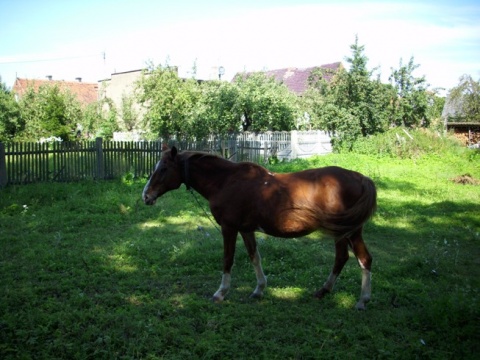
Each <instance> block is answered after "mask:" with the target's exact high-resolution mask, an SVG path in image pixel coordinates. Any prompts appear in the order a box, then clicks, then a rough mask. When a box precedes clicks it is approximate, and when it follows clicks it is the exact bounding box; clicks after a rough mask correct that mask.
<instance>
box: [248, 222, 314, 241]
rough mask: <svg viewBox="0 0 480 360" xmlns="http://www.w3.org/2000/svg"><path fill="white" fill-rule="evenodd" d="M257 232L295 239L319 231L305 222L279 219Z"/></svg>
mask: <svg viewBox="0 0 480 360" xmlns="http://www.w3.org/2000/svg"><path fill="white" fill-rule="evenodd" d="M257 230H258V231H260V232H263V233H266V234H268V235H272V236H277V237H285V238H293V237H300V236H305V235H308V234H310V233H311V232H313V231H315V230H317V226H315V225H314V224H309V223H306V222H305V221H299V220H295V219H291V218H290V219H288V218H285V219H277V221H275V222H274V223H270V222H266V223H265V224H263V226H262V225H259V226H258V227H257Z"/></svg>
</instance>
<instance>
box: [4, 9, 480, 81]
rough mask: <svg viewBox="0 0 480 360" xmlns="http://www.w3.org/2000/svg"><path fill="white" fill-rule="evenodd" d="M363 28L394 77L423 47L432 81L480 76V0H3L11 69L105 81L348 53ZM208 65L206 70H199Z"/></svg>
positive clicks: (378, 64) (271, 65)
mask: <svg viewBox="0 0 480 360" xmlns="http://www.w3.org/2000/svg"><path fill="white" fill-rule="evenodd" d="M356 36H358V43H359V45H363V46H365V50H364V55H365V56H366V57H367V58H368V63H367V67H368V68H369V69H374V68H378V69H377V70H376V73H375V74H380V76H381V79H382V81H383V82H388V77H389V75H390V73H391V69H392V68H394V69H398V68H399V66H400V65H399V64H400V61H401V60H402V61H403V64H407V63H408V61H409V60H410V58H411V57H413V58H414V63H415V64H418V65H420V66H419V68H418V69H416V70H415V72H414V74H413V75H414V76H416V77H421V76H425V78H426V80H427V83H429V84H430V88H432V89H434V88H443V89H446V90H448V89H451V88H452V87H454V86H456V85H458V83H459V78H460V77H461V76H462V75H463V74H468V75H471V76H472V77H473V78H474V79H475V80H478V79H480V1H478V0H475V1H471V0H456V1H445V0H436V1H431V0H425V1H422V0H420V1H414V0H412V1H410V0H406V1H404V0H396V1H378V0H367V1H353V0H337V1H332V0H331V1H322V0H316V1H315V0H310V1H308V0H241V1H237V0H231V1H225V0H223V1H222V0H175V1H172V0H168V1H164V0H157V1H153V0H150V1H147V0H135V1H125V0H68V1H65V0H0V76H1V79H2V82H3V83H5V84H6V85H7V87H12V86H13V84H14V81H15V78H16V77H19V78H28V79H45V78H46V76H47V75H51V76H52V77H53V79H55V80H65V81H75V78H77V77H81V78H82V81H84V82H97V81H99V80H101V79H106V78H110V77H111V74H112V73H116V72H125V71H131V70H138V69H141V68H145V67H146V65H147V63H153V64H154V65H159V64H162V65H166V64H168V65H171V66H178V68H179V75H180V76H184V77H191V76H195V77H196V78H199V79H212V78H215V77H217V76H218V70H217V69H218V67H219V66H222V67H223V68H224V69H225V74H224V75H223V78H222V79H223V80H231V79H232V78H233V76H234V75H235V74H236V73H237V72H242V71H247V72H250V71H261V70H274V69H280V68H286V67H296V68H306V67H312V66H319V65H322V64H329V63H333V62H338V61H341V62H342V63H343V64H344V66H345V67H347V69H348V63H347V61H346V58H347V57H350V56H351V55H352V52H351V49H350V46H351V45H352V44H354V42H355V37H356ZM194 68H196V72H195V71H194V70H193V69H194Z"/></svg>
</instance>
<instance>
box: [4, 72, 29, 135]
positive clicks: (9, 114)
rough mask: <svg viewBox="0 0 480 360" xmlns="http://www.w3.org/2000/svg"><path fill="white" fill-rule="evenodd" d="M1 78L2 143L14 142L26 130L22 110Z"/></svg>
mask: <svg viewBox="0 0 480 360" xmlns="http://www.w3.org/2000/svg"><path fill="white" fill-rule="evenodd" d="M1 80H2V79H1V77H0V141H10V140H13V139H14V138H15V137H16V136H17V135H18V134H19V133H20V132H21V131H22V130H23V128H24V126H25V124H24V122H23V121H22V118H21V116H20V108H19V107H18V104H17V102H16V101H15V97H14V96H13V93H12V92H11V91H10V90H8V89H7V86H6V85H5V84H4V83H3V82H2V81H1Z"/></svg>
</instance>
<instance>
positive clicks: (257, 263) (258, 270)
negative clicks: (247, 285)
mask: <svg viewBox="0 0 480 360" xmlns="http://www.w3.org/2000/svg"><path fill="white" fill-rule="evenodd" d="M240 234H241V235H242V238H243V242H244V244H245V247H246V248H247V252H248V256H249V257H250V261H251V262H252V265H253V268H254V269H255V275H256V276H257V287H256V288H255V290H254V291H253V293H252V294H251V295H250V297H252V298H261V297H262V296H263V290H264V289H265V287H266V286H267V278H266V277H265V274H264V273H263V268H262V257H261V256H260V252H259V251H258V248H257V241H256V240H255V233H253V232H251V233H240Z"/></svg>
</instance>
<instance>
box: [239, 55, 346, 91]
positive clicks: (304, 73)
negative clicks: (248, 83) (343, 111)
mask: <svg viewBox="0 0 480 360" xmlns="http://www.w3.org/2000/svg"><path fill="white" fill-rule="evenodd" d="M341 66H342V63H341V62H336V63H332V64H325V65H320V66H314V67H309V68H304V69H298V68H295V67H291V68H285V69H277V70H268V71H265V74H266V75H267V76H273V77H275V79H276V80H277V81H278V82H281V83H283V84H285V85H286V86H287V87H288V88H289V89H290V91H293V92H294V93H296V94H297V95H301V94H303V93H304V92H305V90H307V88H308V78H309V76H310V75H311V73H312V71H313V70H315V69H318V68H322V69H328V70H332V74H330V73H327V74H326V75H325V79H326V80H327V81H330V79H331V78H332V76H333V74H334V73H335V72H337V70H338V69H340V67H341ZM238 75H239V74H237V75H236V76H238ZM234 79H235V77H234Z"/></svg>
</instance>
